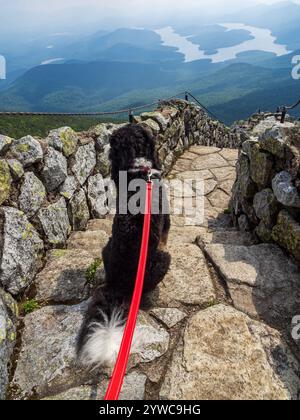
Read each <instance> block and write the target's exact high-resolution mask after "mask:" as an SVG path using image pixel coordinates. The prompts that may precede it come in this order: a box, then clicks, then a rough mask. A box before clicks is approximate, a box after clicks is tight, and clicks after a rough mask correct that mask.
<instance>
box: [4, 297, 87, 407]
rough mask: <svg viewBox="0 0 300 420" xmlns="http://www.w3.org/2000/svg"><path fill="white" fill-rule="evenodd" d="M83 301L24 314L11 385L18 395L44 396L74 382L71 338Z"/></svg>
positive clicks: (78, 376) (77, 375) (79, 375)
mask: <svg viewBox="0 0 300 420" xmlns="http://www.w3.org/2000/svg"><path fill="white" fill-rule="evenodd" d="M85 310H86V303H84V302H83V303H81V304H79V305H75V306H63V305H60V306H46V307H44V308H42V309H39V310H37V311H35V312H32V313H31V314H29V315H27V316H26V317H25V318H24V331H23V334H22V346H21V352H20V354H19V357H18V364H17V368H16V371H15V375H14V378H13V382H12V385H13V386H14V389H15V390H16V394H17V396H18V397H19V398H22V399H23V398H28V397H32V396H37V397H44V396H46V395H51V394H52V395H53V394H54V393H58V392H60V391H57V390H59V389H60V388H63V389H66V388H71V387H76V386H78V385H79V384H80V383H81V382H83V377H85V375H86V374H84V373H83V372H82V371H81V370H80V369H79V367H78V366H75V342H76V337H77V334H78V329H79V327H80V325H81V323H82V321H83V317H84V313H85Z"/></svg>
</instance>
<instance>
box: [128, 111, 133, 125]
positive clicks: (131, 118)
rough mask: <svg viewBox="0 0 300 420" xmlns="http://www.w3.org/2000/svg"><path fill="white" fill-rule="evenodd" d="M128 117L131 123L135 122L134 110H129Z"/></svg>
mask: <svg viewBox="0 0 300 420" xmlns="http://www.w3.org/2000/svg"><path fill="white" fill-rule="evenodd" d="M128 117H129V123H130V124H133V112H132V110H130V111H129V114H128Z"/></svg>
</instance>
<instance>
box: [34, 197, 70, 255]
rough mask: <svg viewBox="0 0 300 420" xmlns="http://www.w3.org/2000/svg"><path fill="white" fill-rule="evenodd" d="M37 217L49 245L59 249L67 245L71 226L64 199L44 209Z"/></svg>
mask: <svg viewBox="0 0 300 420" xmlns="http://www.w3.org/2000/svg"><path fill="white" fill-rule="evenodd" d="M37 217H38V219H39V222H40V223H41V225H42V227H43V230H44V233H45V237H46V240H47V242H48V244H50V245H51V246H53V247H58V246H62V245H64V244H65V243H66V241H67V238H68V235H69V234H70V231H71V226H70V222H69V217H68V211H67V206H66V201H65V199H64V198H63V197H61V199H60V200H58V201H57V202H56V203H53V204H50V205H49V206H48V207H42V208H41V209H40V210H39V212H38V214H37Z"/></svg>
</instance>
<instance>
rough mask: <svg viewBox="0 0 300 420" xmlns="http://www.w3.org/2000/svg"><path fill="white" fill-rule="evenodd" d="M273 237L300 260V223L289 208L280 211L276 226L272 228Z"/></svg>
mask: <svg viewBox="0 0 300 420" xmlns="http://www.w3.org/2000/svg"><path fill="white" fill-rule="evenodd" d="M272 238H273V240H275V241H276V242H278V243H279V244H280V245H281V246H283V247H284V248H286V249H288V250H289V251H290V252H291V254H293V255H294V257H295V258H296V259H297V260H298V261H300V224H299V223H298V222H297V221H296V220H295V219H294V218H293V217H292V216H291V215H290V214H289V212H288V211H287V210H282V211H281V212H280V213H279V215H278V218H277V223H276V226H274V228H273V230H272Z"/></svg>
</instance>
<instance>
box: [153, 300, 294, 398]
mask: <svg viewBox="0 0 300 420" xmlns="http://www.w3.org/2000/svg"><path fill="white" fill-rule="evenodd" d="M298 371H299V363H298V361H297V360H296V358H295V357H294V356H293V354H292V352H291V351H290V350H289V348H288V346H287V344H286V343H285V342H284V341H283V340H282V338H281V335H280V333H279V332H277V331H276V330H273V329H272V328H270V327H268V326H266V325H265V324H263V323H260V322H257V321H253V320H252V319H251V318H249V317H248V316H246V315H244V314H243V313H241V312H239V311H237V310H235V309H233V308H232V307H230V306H225V305H217V306H213V307H211V308H209V309H206V310H204V311H199V312H197V313H196V314H194V315H193V316H192V317H191V318H190V319H189V321H188V324H187V327H186V329H185V331H184V336H183V340H180V342H179V344H177V345H176V347H175V351H174V354H173V358H172V361H171V364H170V366H169V367H168V369H167V372H166V373H165V375H164V380H163V383H162V387H161V390H160V394H159V395H160V398H161V399H163V400H257V399H259V400H297V399H298V396H299V390H300V379H299V375H298Z"/></svg>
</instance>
